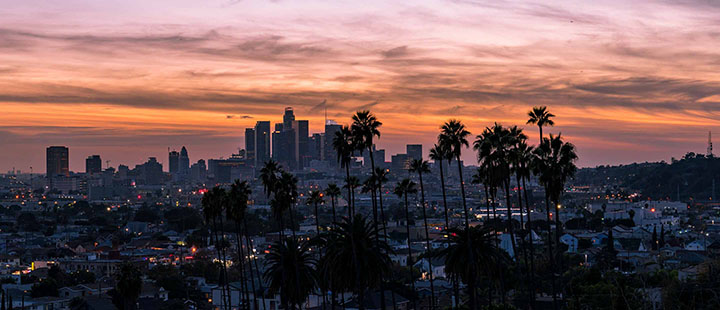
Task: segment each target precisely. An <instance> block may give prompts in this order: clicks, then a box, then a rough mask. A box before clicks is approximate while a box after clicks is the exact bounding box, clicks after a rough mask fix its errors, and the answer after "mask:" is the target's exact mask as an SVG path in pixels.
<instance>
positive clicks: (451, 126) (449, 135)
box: [438, 119, 477, 310]
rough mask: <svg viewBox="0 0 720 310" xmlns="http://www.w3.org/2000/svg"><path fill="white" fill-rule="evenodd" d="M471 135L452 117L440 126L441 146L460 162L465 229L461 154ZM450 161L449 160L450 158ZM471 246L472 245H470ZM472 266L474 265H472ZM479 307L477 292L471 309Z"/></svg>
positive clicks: (470, 252) (466, 216)
mask: <svg viewBox="0 0 720 310" xmlns="http://www.w3.org/2000/svg"><path fill="white" fill-rule="evenodd" d="M468 136H470V131H468V130H467V129H466V127H465V125H464V124H463V123H462V122H460V121H459V120H455V119H451V120H449V121H447V122H445V123H444V124H443V125H442V126H441V127H440V135H439V136H438V141H439V142H440V146H441V147H443V148H445V149H446V151H447V153H448V154H449V155H450V156H449V157H455V159H457V162H458V174H459V178H460V194H461V196H462V202H463V213H464V214H465V229H466V230H469V229H470V214H469V212H468V208H467V201H466V199H465V183H464V181H463V173H462V161H461V160H460V156H461V155H462V149H463V147H468V146H469V143H468V140H467V137H468ZM448 162H449V160H448ZM467 242H468V244H471V243H472V240H470V239H468V240H467ZM468 248H470V247H468ZM468 255H469V256H470V257H472V256H473V255H474V254H473V252H472V251H469V252H468ZM471 268H473V267H472V265H471ZM476 308H477V300H476V298H475V294H474V293H473V294H470V310H475V309H476Z"/></svg>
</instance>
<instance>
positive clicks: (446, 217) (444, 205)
mask: <svg viewBox="0 0 720 310" xmlns="http://www.w3.org/2000/svg"><path fill="white" fill-rule="evenodd" d="M438 162H439V163H440V188H442V197H443V208H445V229H448V228H450V218H449V217H448V206H447V198H446V193H445V175H444V172H443V161H442V160H439V161H438Z"/></svg>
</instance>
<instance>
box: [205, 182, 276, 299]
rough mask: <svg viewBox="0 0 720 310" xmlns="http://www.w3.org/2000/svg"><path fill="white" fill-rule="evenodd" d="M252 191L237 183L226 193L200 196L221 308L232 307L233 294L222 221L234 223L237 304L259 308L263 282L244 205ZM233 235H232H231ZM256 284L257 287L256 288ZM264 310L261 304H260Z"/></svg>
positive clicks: (217, 191)
mask: <svg viewBox="0 0 720 310" xmlns="http://www.w3.org/2000/svg"><path fill="white" fill-rule="evenodd" d="M251 194H252V190H251V189H250V185H249V184H248V183H247V182H245V181H243V182H240V181H239V180H236V181H235V182H234V183H233V184H232V185H231V186H230V188H229V190H225V189H223V188H220V187H214V188H212V189H211V190H209V191H208V192H206V193H205V194H204V195H203V198H202V206H203V215H204V217H205V222H206V223H207V225H208V226H209V227H210V228H211V229H210V230H211V232H212V234H211V238H212V242H213V244H214V247H215V251H216V255H217V257H218V265H219V268H220V278H219V279H218V283H219V284H220V288H221V301H220V305H221V306H220V308H221V309H231V308H232V307H233V301H232V291H231V286H230V283H229V280H228V267H229V266H230V265H231V259H230V256H231V254H230V253H228V250H229V246H228V245H229V244H230V242H229V239H230V236H228V234H226V232H225V225H224V221H232V222H233V223H234V228H235V231H234V237H235V243H236V244H237V247H236V250H237V253H236V254H237V262H238V269H239V273H240V282H241V294H240V296H241V300H239V301H238V302H237V303H238V304H242V305H248V304H249V302H250V299H251V297H250V296H251V295H252V300H253V303H254V304H255V305H256V308H255V309H257V305H258V299H257V296H258V289H260V291H264V289H263V287H262V286H263V282H262V281H259V279H260V269H259V268H258V267H259V266H258V263H257V260H256V259H254V257H255V254H254V253H253V249H254V247H253V241H252V238H250V234H249V233H248V228H247V227H248V225H247V217H246V215H247V206H248V201H249V200H250V195H251ZM232 234H233V233H232V232H231V233H230V235H232ZM256 284H257V287H256ZM262 305H263V309H264V305H265V304H264V303H262Z"/></svg>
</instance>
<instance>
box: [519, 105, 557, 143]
mask: <svg viewBox="0 0 720 310" xmlns="http://www.w3.org/2000/svg"><path fill="white" fill-rule="evenodd" d="M528 117H530V118H529V119H528V120H527V123H526V124H535V125H537V126H538V131H539V132H540V143H542V140H543V127H545V126H554V125H555V122H554V121H553V120H552V118H553V117H555V114H552V113H550V111H548V108H547V107H546V106H541V107H533V108H532V110H530V112H528Z"/></svg>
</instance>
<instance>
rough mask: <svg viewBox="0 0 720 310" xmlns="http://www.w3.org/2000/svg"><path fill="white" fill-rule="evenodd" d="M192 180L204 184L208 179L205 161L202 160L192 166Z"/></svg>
mask: <svg viewBox="0 0 720 310" xmlns="http://www.w3.org/2000/svg"><path fill="white" fill-rule="evenodd" d="M190 179H192V180H193V181H197V182H204V181H205V179H207V166H206V165H205V160H204V159H200V160H198V161H197V162H196V163H194V164H192V166H190Z"/></svg>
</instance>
